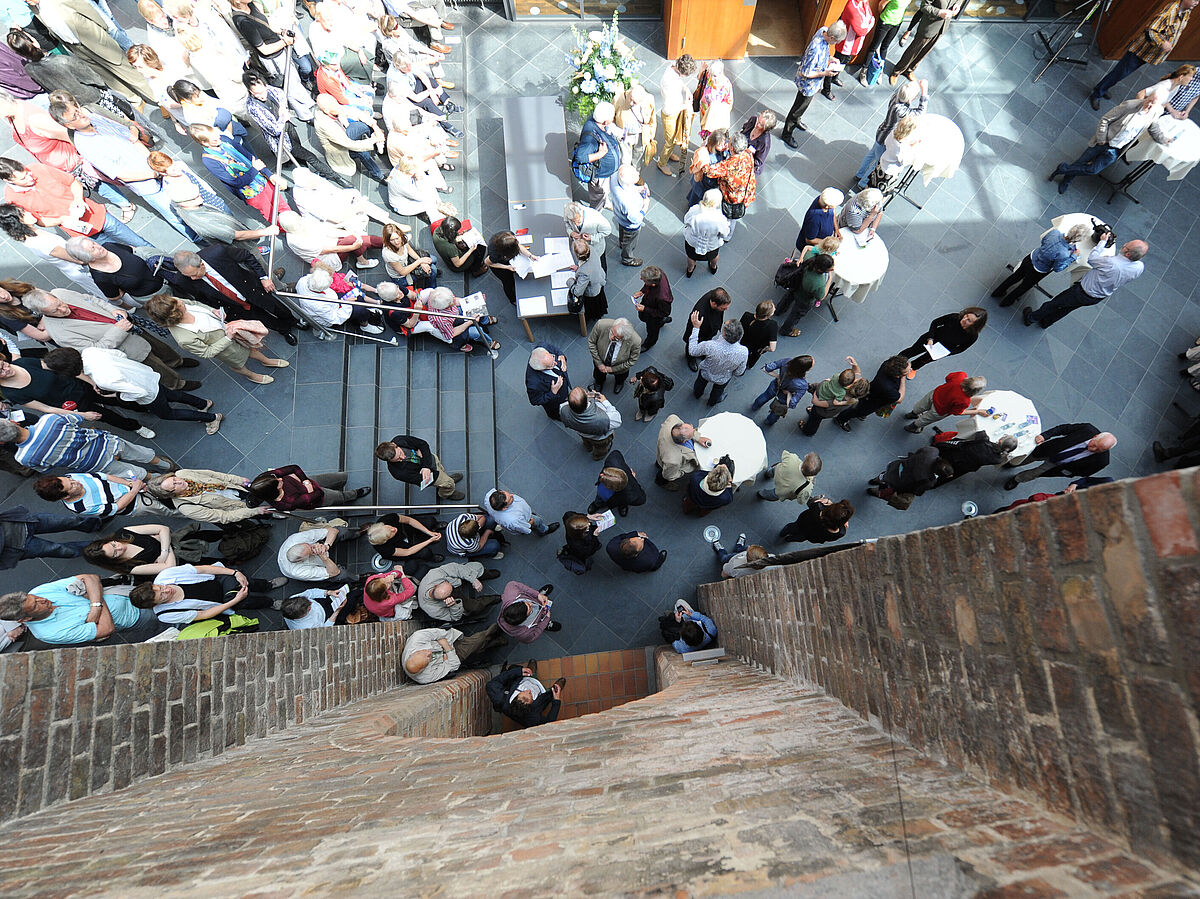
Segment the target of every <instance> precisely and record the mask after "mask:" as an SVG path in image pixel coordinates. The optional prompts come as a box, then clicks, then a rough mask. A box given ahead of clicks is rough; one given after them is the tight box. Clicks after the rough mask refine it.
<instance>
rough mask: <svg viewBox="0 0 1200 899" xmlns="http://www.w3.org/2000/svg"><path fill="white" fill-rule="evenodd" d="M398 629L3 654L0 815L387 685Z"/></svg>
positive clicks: (221, 745)
mask: <svg viewBox="0 0 1200 899" xmlns="http://www.w3.org/2000/svg"><path fill="white" fill-rule="evenodd" d="M402 634H403V631H402V629H401V626H399V625H393V624H386V625H371V626H365V627H350V628H340V627H339V628H325V629H321V630H305V631H280V632H273V633H263V634H247V635H243V636H237V637H228V638H224V639H213V640H185V641H182V642H177V643H166V642H164V643H143V644H140V645H118V646H104V647H83V648H79V649H56V650H48V651H44V652H30V653H15V654H8V655H3V656H0V820H8V819H10V818H13V817H17V816H21V815H28V814H30V813H32V812H35V811H37V810H38V809H41V808H43V807H45V806H49V805H54V804H55V803H58V802H62V801H64V800H67V799H78V798H80V797H82V796H87V795H89V794H91V793H99V792H105V791H109V790H114V789H120V788H122V787H125V786H128V785H129V784H131V783H134V782H135V781H137V780H140V779H141V778H144V777H149V776H153V775H156V774H162V773H163V772H164V771H168V770H170V769H172V768H175V767H178V766H179V765H180V764H184V763H187V762H194V761H196V760H197V759H201V758H205V757H208V756H215V755H221V754H222V753H224V752H226V751H227V750H228V749H229V748H231V747H234V746H240V745H242V744H243V743H246V742H247V741H248V740H252V739H254V738H261V737H265V736H267V735H268V734H271V733H274V732H276V731H278V730H280V729H281V728H284V727H287V726H288V725H289V724H292V723H295V722H299V721H304V720H305V719H307V718H309V717H311V716H312V715H315V714H317V713H319V712H323V711H326V710H328V709H333V708H337V707H338V706H341V705H345V704H346V703H351V702H355V701H357V700H359V699H362V698H363V697H366V696H371V695H373V694H376V693H379V692H381V691H383V690H387V689H390V688H391V687H394V686H395V685H396V684H398V683H399V682H401V680H402V676H401V674H400V668H399V665H400V649H401V647H402V646H403V636H402ZM484 732H486V731H484Z"/></svg>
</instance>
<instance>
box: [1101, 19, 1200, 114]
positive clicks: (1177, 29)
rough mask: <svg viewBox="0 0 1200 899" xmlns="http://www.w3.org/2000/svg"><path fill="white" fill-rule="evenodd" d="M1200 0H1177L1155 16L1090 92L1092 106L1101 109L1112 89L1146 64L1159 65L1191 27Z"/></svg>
mask: <svg viewBox="0 0 1200 899" xmlns="http://www.w3.org/2000/svg"><path fill="white" fill-rule="evenodd" d="M1197 2H1200V0H1176V2H1175V3H1172V4H1170V5H1169V6H1167V8H1166V9H1164V10H1163V11H1162V12H1160V13H1159V14H1158V15H1157V16H1155V17H1154V18H1153V19H1152V20H1151V22H1150V24H1149V25H1147V26H1146V29H1145V31H1142V32H1140V33H1139V34H1138V35H1137V36H1136V37H1135V38H1134V39H1133V41H1132V42H1131V43H1130V44H1129V46H1128V47H1127V48H1126V49H1125V55H1123V56H1122V57H1121V58H1120V59H1118V60H1117V64H1116V65H1115V66H1113V67H1112V68H1111V69H1109V71H1108V74H1107V75H1105V76H1104V77H1103V78H1101V79H1100V81H1099V83H1098V84H1097V85H1096V86H1095V87H1093V88H1092V90H1091V93H1090V94H1089V95H1088V101H1089V102H1090V103H1091V104H1092V109H1095V110H1099V109H1100V101H1101V100H1108V99H1110V98H1109V95H1108V89H1109V88H1110V87H1113V86H1114V85H1115V84H1117V83H1118V82H1120V81H1123V80H1124V79H1125V78H1127V77H1128V76H1129V75H1131V74H1133V73H1134V72H1135V71H1136V70H1138V69H1140V68H1141V67H1142V66H1144V65H1152V66H1153V65H1158V64H1159V63H1161V62H1163V61H1165V60H1166V58H1167V56H1168V54H1170V52H1171V51H1172V50H1174V49H1175V44H1176V43H1178V41H1179V38H1180V36H1181V35H1182V34H1183V30H1184V29H1185V28H1186V27H1187V23H1188V18H1189V17H1190V16H1191V13H1192V9H1193V8H1195V6H1196V3H1197Z"/></svg>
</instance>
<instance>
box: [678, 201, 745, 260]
mask: <svg viewBox="0 0 1200 899" xmlns="http://www.w3.org/2000/svg"><path fill="white" fill-rule="evenodd" d="M722 202H723V198H722V196H721V192H720V191H719V190H717V188H715V187H714V188H713V189H712V190H708V191H705V192H704V196H702V197H701V198H700V202H699V203H697V204H696V205H695V206H693V207H692V208H691V209H689V210H688V211H687V214H686V215H684V217H683V249H684V252H685V253H686V254H687V270H686V271H685V272H684V276H685V277H688V278H690V277H691V276H692V273H693V272H694V271H696V263H697V262H707V263H708V270H709V272H711V273H712V274H714V275H715V274H716V273H717V261H718V259H719V257H720V255H721V247H723V246H724V245H725V241H727V240H728V239H729V235H730V233H731V232H732V231H733V223H732V222H731V221H729V219H727V218H726V217H725V213H723V212H722V211H721V205H722Z"/></svg>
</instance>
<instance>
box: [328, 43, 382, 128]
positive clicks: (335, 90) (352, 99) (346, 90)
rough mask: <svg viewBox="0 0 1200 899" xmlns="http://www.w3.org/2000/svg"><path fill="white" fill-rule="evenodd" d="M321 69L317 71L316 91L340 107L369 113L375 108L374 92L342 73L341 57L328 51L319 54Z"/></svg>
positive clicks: (367, 86)
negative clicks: (334, 101)
mask: <svg viewBox="0 0 1200 899" xmlns="http://www.w3.org/2000/svg"><path fill="white" fill-rule="evenodd" d="M320 62H321V67H320V68H319V69H317V90H318V91H319V92H320V93H322V94H329V96H331V97H333V99H335V100H337V101H338V103H340V104H341V105H342V106H352V107H354V108H355V109H361V110H362V111H363V112H366V113H371V112H373V111H374V108H375V90H374V89H373V88H372V87H370V86H369V85H366V84H359V83H358V82H357V81H351V80H350V76H349V75H347V74H346V73H345V72H344V71H342V63H341V57H340V56H339V55H338V54H337V53H336V52H334V51H332V50H330V51H327V52H325V53H322V54H321V60H320Z"/></svg>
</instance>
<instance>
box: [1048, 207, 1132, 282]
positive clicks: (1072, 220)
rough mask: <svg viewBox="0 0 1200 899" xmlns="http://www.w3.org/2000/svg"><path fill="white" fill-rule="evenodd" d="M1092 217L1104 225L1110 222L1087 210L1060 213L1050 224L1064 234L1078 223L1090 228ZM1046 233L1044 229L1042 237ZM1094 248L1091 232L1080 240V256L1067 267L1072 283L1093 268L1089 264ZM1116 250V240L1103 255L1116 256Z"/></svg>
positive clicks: (1106, 248) (1094, 243)
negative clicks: (1089, 257)
mask: <svg viewBox="0 0 1200 899" xmlns="http://www.w3.org/2000/svg"><path fill="white" fill-rule="evenodd" d="M1092 219H1095V220H1096V221H1098V222H1100V224H1102V225H1107V224H1108V222H1106V221H1104V219H1102V218H1098V217H1097V216H1094V215H1092V214H1091V213H1087V212H1068V213H1067V214H1066V215H1060V216H1059V217H1058V218H1056V219H1051V220H1050V224H1051V225H1053V226H1054V227H1055V228H1057V229H1058V230H1059V231H1061V232H1062V233H1063V234H1066V233H1067V232H1068V231H1070V230H1071V229H1072V228H1074V227H1075V226H1076V225H1087V226H1088V228H1091V227H1092ZM1046 234H1047V232H1046V231H1043V232H1042V237H1045V236H1046ZM1094 249H1096V242H1095V241H1094V240H1092V235H1091V233H1090V232H1089V234H1088V236H1087V237H1085V238H1084V239H1083V240H1081V241H1080V242H1079V258H1078V259H1076V260H1075V261H1074V262H1073V263H1071V265H1070V266H1069V267H1068V268H1067V273H1068V274H1069V275H1070V276H1071V283H1072V284H1074V283H1075V282H1077V281H1078V280H1079V279H1080V278H1082V277H1083V276H1084V274H1086V273H1087V271H1088V270H1089V269H1090V268H1091V265H1089V264H1088V256H1090V255H1092V250H1094ZM1116 252H1117V242H1116V241H1115V240H1114V241H1113V245H1112V246H1111V247H1105V249H1104V252H1103V253H1102V254H1101V255H1103V256H1114V255H1116Z"/></svg>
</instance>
